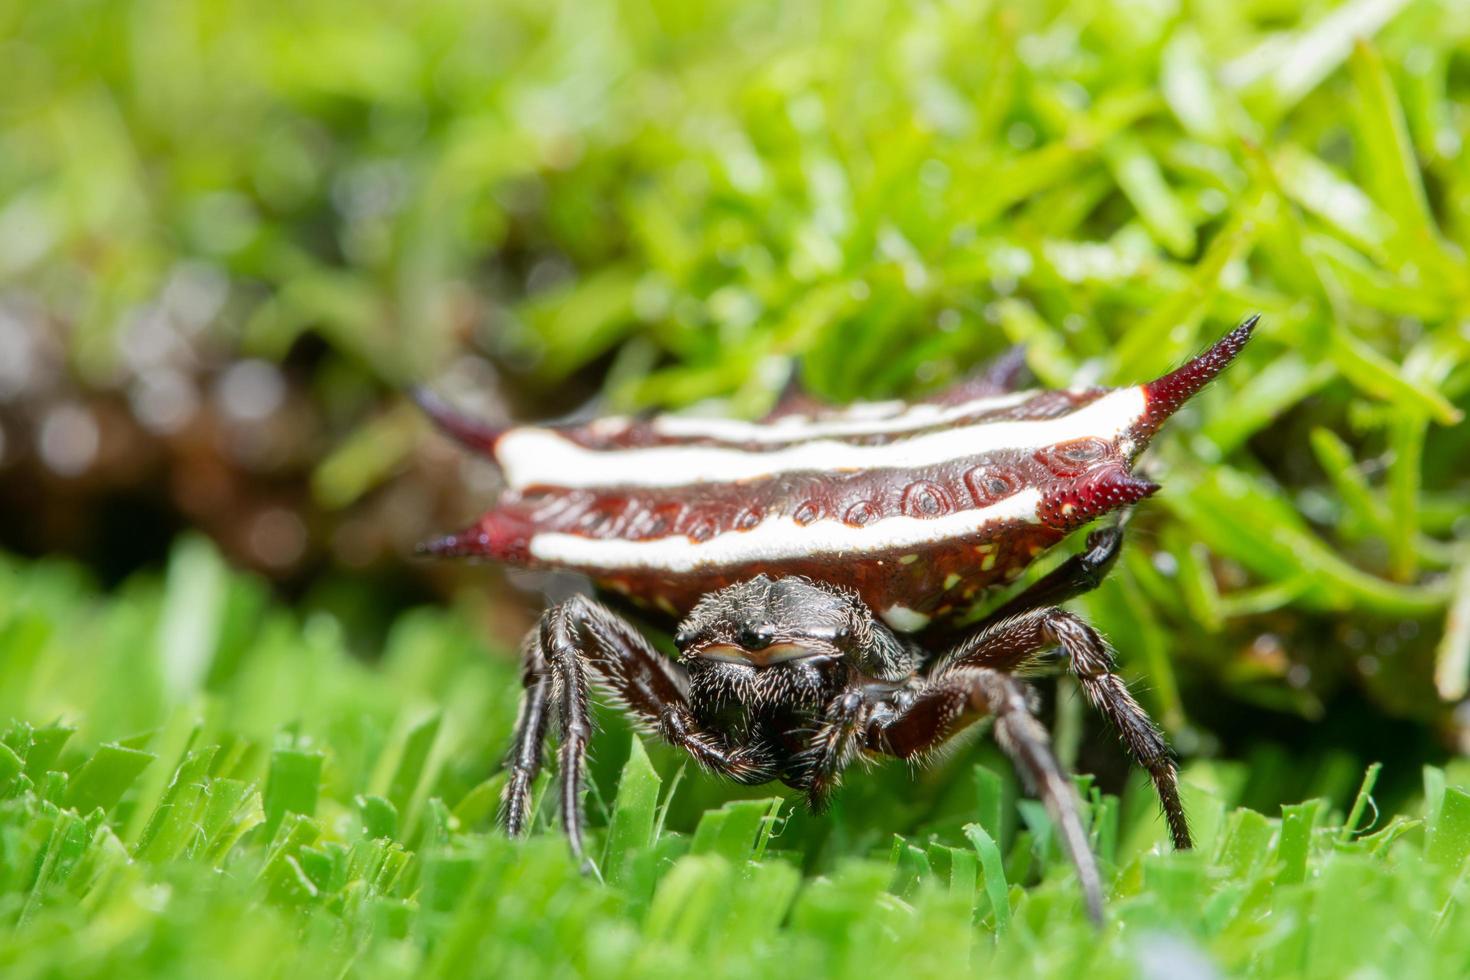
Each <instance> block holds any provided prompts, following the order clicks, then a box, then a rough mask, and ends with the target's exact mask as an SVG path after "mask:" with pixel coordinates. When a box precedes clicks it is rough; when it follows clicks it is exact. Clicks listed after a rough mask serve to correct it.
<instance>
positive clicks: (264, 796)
mask: <svg viewBox="0 0 1470 980" xmlns="http://www.w3.org/2000/svg"><path fill="white" fill-rule="evenodd" d="M0 583H3V586H4V587H3V590H0V596H3V598H0V713H4V714H7V715H12V716H13V717H15V718H16V719H17V720H16V721H14V722H12V723H11V724H10V725H9V727H8V728H7V729H6V730H5V731H4V732H3V734H0V972H3V973H4V974H5V976H7V977H17V978H19V977H33V976H34V977H45V976H68V977H88V976H141V975H147V976H158V977H163V976H180V977H185V976H189V977H196V976H219V977H227V976H240V977H247V976H248V977H262V976H337V975H345V974H351V975H360V976H370V977H398V976H403V977H407V976H455V977H458V976H469V975H476V976H502V977H503V976H564V975H565V976H571V975H578V976H596V977H604V976H606V977H613V976H665V975H667V976H680V975H688V974H689V973H690V972H691V971H698V972H700V973H702V974H704V975H708V976H763V975H770V974H772V973H776V972H781V973H798V974H802V975H813V976H859V977H861V976H891V975H893V974H895V973H898V972H902V973H903V974H904V975H913V976H935V977H938V976H953V975H954V973H955V971H956V970H958V969H961V968H962V967H963V965H964V964H969V967H970V968H971V969H975V970H979V971H985V972H996V973H998V974H999V975H1003V976H1014V975H1038V976H1075V975H1079V974H1082V973H1084V972H1085V973H1087V974H1089V975H1099V976H1119V977H1123V976H1138V975H1140V974H1142V975H1154V976H1163V975H1171V976H1177V975H1179V973H1180V971H1185V970H1190V969H1193V970H1196V971H1205V973H1202V974H1200V975H1208V971H1210V970H1212V969H1218V970H1220V971H1224V972H1226V973H1230V974H1239V975H1250V976H1283V975H1290V976H1304V977H1315V976H1323V977H1327V976H1341V975H1344V974H1345V973H1348V972H1357V973H1362V974H1378V975H1385V976H1458V975H1463V974H1464V972H1465V971H1466V970H1467V969H1470V939H1467V937H1470V918H1467V916H1470V901H1467V899H1470V864H1467V858H1470V768H1467V767H1466V766H1464V765H1463V763H1460V764H1456V766H1454V767H1452V768H1451V769H1450V770H1449V771H1446V770H1442V769H1436V768H1426V769H1425V770H1424V773H1423V792H1422V795H1421V796H1420V797H1419V798H1417V799H1412V800H1410V801H1408V802H1407V803H1406V805H1405V806H1404V808H1403V810H1402V812H1400V813H1397V814H1389V813H1386V812H1380V811H1379V809H1378V806H1377V804H1376V803H1375V802H1374V795H1373V789H1374V785H1373V784H1374V780H1375V778H1376V776H1377V773H1378V769H1377V767H1376V766H1375V767H1373V768H1371V769H1370V770H1369V772H1368V774H1367V776H1366V778H1365V780H1364V785H1363V787H1362V789H1361V790H1360V791H1359V792H1358V793H1357V794H1356V795H1354V794H1351V793H1350V794H1348V795H1347V796H1345V797H1344V798H1343V799H1341V800H1337V801H1334V800H1331V799H1325V798H1310V799H1305V800H1303V801H1301V802H1297V803H1293V804H1291V805H1287V806H1284V807H1282V808H1281V809H1280V811H1279V812H1271V813H1269V814H1267V813H1261V812H1257V811H1255V810H1251V809H1246V808H1237V807H1234V806H1233V805H1232V803H1233V801H1234V799H1235V798H1236V797H1237V796H1238V795H1239V793H1240V792H1241V789H1242V786H1243V782H1244V778H1245V776H1246V775H1247V773H1246V769H1245V767H1244V766H1241V765H1239V764H1230V763H1208V762H1203V763H1196V764H1193V765H1191V766H1189V767H1188V768H1187V769H1186V771H1185V779H1186V784H1187V800H1188V803H1189V806H1190V809H1191V812H1192V815H1193V819H1194V824H1195V828H1196V830H1197V832H1198V836H1199V839H1200V848H1199V850H1198V851H1197V852H1195V853H1192V854H1177V853H1171V852H1169V851H1168V849H1167V847H1166V845H1165V844H1164V842H1163V833H1164V831H1163V828H1162V826H1161V821H1160V820H1159V819H1158V818H1157V816H1156V814H1155V812H1154V809H1153V804H1152V801H1151V800H1150V798H1149V796H1148V792H1147V790H1146V788H1145V787H1144V786H1143V785H1141V784H1137V783H1135V784H1134V785H1132V786H1131V787H1130V790H1129V792H1128V793H1127V794H1126V795H1125V799H1124V800H1123V801H1122V802H1121V803H1120V801H1119V800H1118V799H1117V798H1115V797H1112V796H1105V795H1101V794H1098V793H1096V792H1095V791H1093V792H1091V793H1090V800H1091V805H1090V808H1089V815H1090V819H1091V825H1092V828H1093V829H1092V833H1093V838H1094V841H1095V846H1096V847H1097V850H1098V853H1099V854H1100V856H1101V858H1102V860H1103V862H1104V865H1105V868H1106V874H1107V876H1108V879H1109V881H1110V889H1109V890H1110V893H1111V897H1110V901H1109V922H1108V925H1107V927H1106V928H1105V929H1104V931H1103V932H1102V933H1101V934H1100V935H1099V934H1095V933H1094V932H1093V931H1092V928H1091V926H1090V925H1089V924H1088V923H1087V921H1086V918H1085V915H1084V913H1083V910H1082V907H1081V901H1080V894H1079V892H1078V890H1077V889H1076V887H1075V885H1074V882H1073V880H1072V875H1071V871H1070V868H1069V866H1068V865H1067V863H1066V862H1065V861H1064V860H1063V859H1062V858H1061V857H1060V855H1059V854H1058V853H1057V847H1056V844H1055V842H1054V841H1053V840H1052V838H1051V835H1050V830H1049V826H1048V824H1047V821H1046V817H1045V815H1044V813H1043V812H1042V811H1041V809H1040V808H1039V806H1037V805H1036V804H1034V803H1031V802H1028V801H1024V800H1023V801H1021V802H1020V805H1019V810H1017V808H1016V807H1015V787H1014V780H1013V777H1012V776H1011V775H1010V772H1009V770H1008V769H1007V768H1005V766H1004V764H1003V763H1000V762H998V761H997V756H996V755H995V754H994V752H993V751H989V750H981V751H980V752H979V753H978V754H977V753H975V752H968V753H964V754H962V755H961V756H960V757H957V758H955V759H953V760H952V761H951V762H950V763H949V764H948V765H947V766H946V767H944V768H943V769H942V770H941V771H940V772H938V773H932V774H928V775H926V776H923V777H921V778H919V779H918V780H917V782H915V781H914V778H913V777H912V776H911V775H910V774H909V773H907V772H906V771H905V770H904V769H903V768H902V767H888V768H884V769H881V770H879V771H877V772H874V773H872V774H860V775H857V776H855V777H854V778H853V780H852V781H851V785H850V786H849V787H848V788H847V789H846V790H845V791H844V792H843V793H842V794H841V795H840V798H839V800H838V804H837V806H836V808H835V811H834V812H833V813H832V814H831V815H830V816H829V817H826V818H820V819H815V818H811V817H809V816H806V815H804V814H802V813H801V812H800V811H799V810H796V809H794V808H793V801H787V800H783V799H779V798H776V799H766V798H760V797H759V796H756V797H755V798H731V797H728V796H726V795H724V794H727V793H728V792H729V791H728V790H727V789H724V788H722V786H721V785H720V784H717V783H715V782H714V781H713V780H711V779H709V778H708V777H705V776H703V775H701V774H698V773H685V772H683V771H682V770H681V769H679V768H678V766H677V760H675V759H673V758H672V757H671V756H669V755H668V754H665V753H663V752H661V751H655V754H654V756H653V758H652V759H650V756H649V754H648V753H646V752H645V750H644V748H643V746H642V743H641V742H639V741H638V740H636V739H634V740H631V741H630V740H629V739H628V736H627V733H626V731H625V730H620V729H618V728H617V727H616V725H615V724H610V725H609V729H610V730H606V731H603V732H601V733H600V734H599V736H598V737H597V740H596V748H597V750H598V758H597V767H596V768H597V772H598V777H599V778H598V781H597V785H598V786H599V787H600V789H598V790H595V791H594V792H593V793H592V794H590V797H589V807H590V809H591V811H592V817H593V821H594V823H595V824H596V825H598V826H597V830H596V831H595V832H594V837H593V841H592V848H593V853H595V854H599V855H600V865H601V870H602V874H603V876H604V877H605V879H606V882H605V883H600V882H598V881H596V880H593V879H592V878H588V877H584V876H582V875H580V874H579V873H578V870H577V867H576V865H575V864H574V862H573V861H572V859H571V858H570V856H569V855H568V853H567V850H566V847H565V844H564V842H563V841H562V840H561V839H560V838H559V836H558V835H556V834H555V833H544V834H538V835H536V836H534V837H533V838H531V839H530V840H528V841H526V842H511V841H509V840H507V839H505V838H504V837H502V836H501V835H500V834H499V833H498V832H496V831H494V830H492V829H490V821H491V816H492V811H493V810H494V806H495V797H496V792H497V790H498V785H499V777H498V776H494V775H491V774H492V773H493V771H494V766H493V760H494V758H495V755H496V752H497V751H498V749H499V747H500V745H501V744H502V742H503V740H504V738H505V737H506V734H507V732H508V730H509V725H510V721H511V718H512V715H513V711H514V696H515V687H516V685H515V681H514V673H515V671H514V667H513V666H512V664H511V662H510V661H509V660H508V659H505V658H501V657H492V656H489V655H487V651H486V650H484V649H483V648H482V646H481V645H480V643H479V642H478V641H477V640H476V635H477V632H478V631H477V630H476V629H475V628H473V625H472V623H473V620H474V618H475V615H476V614H475V607H474V604H473V603H472V602H471V601H469V600H466V602H465V603H464V604H462V606H461V607H460V608H459V609H457V610H454V611H443V610H430V609H423V610H416V611H412V612H409V613H407V614H405V615H404V616H403V617H402V618H400V619H399V620H398V621H397V623H396V624H395V625H394V627H393V629H392V631H391V633H390V635H389V638H388V641H387V644H386V647H385V649H384V650H383V651H382V658H381V661H380V662H379V663H377V664H374V665H368V664H365V663H363V662H362V661H361V660H360V659H358V658H356V657H354V656H353V655H352V654H351V653H350V652H349V650H348V649H347V646H346V642H345V639H344V632H343V628H342V624H341V623H339V622H338V621H337V620H336V619H335V618H334V617H332V616H331V615H329V614H327V613H325V612H317V613H313V614H311V615H309V616H307V617H305V618H300V617H298V616H296V615H293V614H292V613H290V612H288V611H287V610H285V609H283V608H281V607H280V606H278V605H276V604H275V603H273V602H271V601H270V600H268V599H267V598H266V597H265V594H264V592H263V590H262V588H261V586H260V584H259V583H258V582H256V581H255V580H253V579H250V578H246V577H242V576H240V575H238V574H236V573H232V572H230V571H228V570H227V569H226V568H225V567H224V566H223V565H222V563H221V562H220V560H219V559H218V557H217V556H216V555H215V554H214V552H213V550H212V549H211V548H210V547H209V546H208V545H206V544H204V543H203V542H201V541H198V540H186V541H185V542H184V543H182V544H181V545H180V546H179V547H178V548H177V549H176V551H175V555H174V558H173V560H172V562H171V565H170V568H169V572H168V575H167V577H166V579H165V580H164V581H162V582H160V581H158V580H156V579H151V578H145V579H142V580H138V581H132V582H129V583H127V585H126V586H125V587H124V588H123V589H121V590H120V591H119V593H118V594H116V595H114V596H110V597H108V598H105V599H98V598H97V596H96V595H95V590H94V589H93V588H92V587H91V586H90V584H89V583H88V582H87V581H86V579H85V577H84V576H83V575H81V574H80V573H79V572H78V571H77V570H76V569H74V568H72V567H70V566H67V565H65V564H62V563H57V562H43V563H39V564H22V563H8V564H7V565H5V566H4V568H3V571H0ZM608 720H609V722H611V720H612V719H611V716H609V717H608ZM625 747H630V748H631V751H627V752H626V755H625V756H624V755H623V754H622V753H623V752H624V750H625ZM977 758H979V759H980V760H981V761H980V762H979V763H977V761H976V759H977ZM1303 774H1304V773H1298V774H1295V775H1297V776H1300V775H1303ZM487 776H489V777H490V778H488V779H487V778H486V777H487ZM1285 782H1286V785H1283V786H1281V787H1278V789H1279V790H1283V791H1289V790H1287V787H1288V786H1289V785H1291V784H1292V777H1288V778H1287V780H1286V781H1285ZM1083 785H1084V789H1085V787H1086V783H1085V782H1084V784H1083ZM1295 785H1304V783H1302V782H1297V783H1295ZM756 792H757V793H759V792H761V791H759V790H758V791H756ZM766 792H768V790H766ZM721 800H723V802H721ZM671 801H672V804H673V805H672V806H671V805H670V804H671ZM1345 814H1346V815H1345ZM895 831H901V833H896V832H895Z"/></svg>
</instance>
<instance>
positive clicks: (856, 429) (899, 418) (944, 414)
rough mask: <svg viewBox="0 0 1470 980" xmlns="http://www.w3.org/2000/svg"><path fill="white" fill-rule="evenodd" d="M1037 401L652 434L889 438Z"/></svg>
mask: <svg viewBox="0 0 1470 980" xmlns="http://www.w3.org/2000/svg"><path fill="white" fill-rule="evenodd" d="M1035 397H1036V392H1034V391H1018V392H1014V393H1012V394H1009V395H997V396H995V397H993V398H977V399H975V400H973V401H968V402H965V403H964V404H962V405H931V404H926V403H920V404H917V405H911V404H909V403H908V402H900V401H891V402H864V403H859V404H857V405H852V406H849V407H848V408H847V409H845V410H843V411H841V412H837V413H834V414H833V415H831V416H828V417H825V418H816V419H814V418H809V417H807V416H802V415H788V416H786V417H784V418H778V419H772V420H771V421H770V422H742V421H740V420H738V419H717V418H701V417H699V416H697V415H660V416H659V417H658V418H655V419H654V420H653V423H652V424H653V430H654V431H655V432H657V433H659V434H660V435H665V436H675V437H679V438H686V439H721V440H724V441H725V442H755V443H778V442H795V441H797V440H802V439H821V438H828V437H831V436H863V435H887V434H891V433H895V432H911V431H913V430H915V429H923V428H927V427H929V426H932V425H944V424H945V423H947V422H954V421H957V420H959V419H962V418H965V417H966V416H969V415H979V414H981V413H982V412H993V411H996V410H997V409H1002V408H1010V407H1012V406H1013V405H1019V404H1021V403H1022V402H1025V401H1029V400H1030V399H1032V398H1035Z"/></svg>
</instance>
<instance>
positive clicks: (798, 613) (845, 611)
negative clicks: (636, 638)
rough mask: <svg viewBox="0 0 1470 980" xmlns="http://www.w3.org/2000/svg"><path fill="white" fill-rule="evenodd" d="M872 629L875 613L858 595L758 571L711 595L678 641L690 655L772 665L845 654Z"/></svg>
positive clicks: (677, 636)
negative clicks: (854, 642)
mask: <svg viewBox="0 0 1470 980" xmlns="http://www.w3.org/2000/svg"><path fill="white" fill-rule="evenodd" d="M871 628H872V614H871V613H869V612H868V610H867V607H866V606H864V605H863V604H862V602H861V601H860V600H859V599H858V597H857V595H856V593H852V592H849V591H848V590H845V589H837V588H834V587H832V586H829V585H823V584H819V583H816V582H813V581H811V580H810V579H805V578H797V577H793V578H777V579H773V578H769V577H768V576H765V575H757V576H756V577H755V578H753V579H749V580H747V581H744V582H740V583H737V584H735V585H732V586H729V587H728V588H724V589H721V590H720V591H718V592H713V593H711V594H710V595H707V596H705V597H704V599H702V600H701V601H700V602H699V604H698V605H696V606H695V607H694V609H693V611H691V612H690V614H689V617H688V618H687V619H685V620H684V622H683V623H682V624H681V625H680V627H679V631H678V633H677V634H675V636H674V643H675V645H676V646H678V648H679V652H680V653H681V654H683V655H684V657H685V659H701V660H719V661H725V662H729V663H739V664H748V665H750V666H752V667H771V666H775V665H777V664H782V663H786V662H788V661H792V660H807V659H811V658H820V659H837V658H840V657H842V656H843V655H844V654H845V653H846V652H848V650H849V649H851V648H852V644H853V641H854V640H856V641H858V642H859V643H861V642H862V641H863V640H864V639H865V638H866V634H867V633H868V632H869V631H871Z"/></svg>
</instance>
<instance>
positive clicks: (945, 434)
mask: <svg viewBox="0 0 1470 980" xmlns="http://www.w3.org/2000/svg"><path fill="white" fill-rule="evenodd" d="M1146 407H1147V396H1146V395H1145V393H1144V390H1143V389H1142V388H1141V387H1135V388H1119V389H1118V390H1117V391H1113V392H1109V393H1108V394H1106V395H1104V396H1103V397H1101V398H1099V399H1098V400H1097V401H1095V402H1092V403H1091V404H1089V405H1085V406H1083V407H1082V408H1080V409H1078V410H1077V411H1075V412H1072V413H1070V414H1068V415H1063V416H1061V417H1059V418H1051V419H1032V420H1006V421H996V422H982V423H978V424H975V425H967V426H962V427H958V428H954V429H948V430H945V431H941V432H931V433H926V434H924V435H921V436H915V437H913V438H910V439H903V440H899V441H896V442H890V443H885V444H883V445H878V446H853V445H849V444H847V443H842V442H835V441H831V440H825V439H818V440H815V441H812V442H803V443H797V444H795V445H791V446H785V447H783V448H781V449H774V450H768V451H764V452H751V451H747V450H742V449H733V448H723V447H718V446H654V447H647V448H639V449H614V450H597V449H587V448H584V447H582V446H579V445H577V444H576V443H574V442H572V441H571V440H569V439H567V438H565V437H564V436H562V435H560V434H558V433H557V432H555V431H553V430H550V429H541V428H535V427H527V428H522V429H512V430H510V431H509V432H507V433H506V434H505V435H504V436H503V437H501V439H500V442H499V443H498V444H497V445H496V447H495V456H496V459H497V460H498V461H499V463H500V466H501V468H502V469H503V470H504V472H505V478H506V482H507V483H508V484H509V485H510V486H511V487H512V488H516V489H520V488H523V487H529V486H543V485H544V486H554V487H617V486H629V487H678V486H686V485H688V484H691V483H735V482H738V481H740V480H754V479H760V478H762V477H768V476H772V475H775V474H777V473H793V472H844V471H851V470H865V469H908V468H918V467H923V466H935V465H939V464H942V463H947V462H949V461H951V460H955V459H963V458H965V457H967V456H976V455H979V454H981V453H987V452H995V451H997V450H1006V449H1016V450H1036V449H1042V448H1045V447H1047V446H1053V445H1056V444H1057V443H1060V442H1069V441H1071V440H1073V439H1085V438H1089V437H1091V438H1099V439H1106V440H1112V439H1115V438H1117V437H1118V436H1120V435H1122V434H1123V433H1125V432H1126V431H1127V430H1128V429H1129V428H1131V427H1132V426H1133V425H1135V424H1136V423H1137V422H1138V421H1139V419H1141V418H1142V417H1143V414H1144V410H1145V408H1146Z"/></svg>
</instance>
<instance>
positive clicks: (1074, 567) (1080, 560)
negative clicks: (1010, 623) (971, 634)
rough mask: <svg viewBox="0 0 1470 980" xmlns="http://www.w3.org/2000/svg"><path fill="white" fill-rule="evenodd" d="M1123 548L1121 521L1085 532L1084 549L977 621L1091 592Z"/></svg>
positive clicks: (981, 625)
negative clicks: (1085, 541)
mask: <svg viewBox="0 0 1470 980" xmlns="http://www.w3.org/2000/svg"><path fill="white" fill-rule="evenodd" d="M1122 550H1123V527H1122V525H1121V524H1119V525H1114V526H1109V527H1100V528H1098V529H1097V530H1096V531H1093V532H1092V533H1091V534H1089V535H1088V536H1087V550H1085V551H1080V552H1078V553H1077V554H1075V555H1073V556H1071V557H1070V558H1068V559H1067V560H1066V561H1064V562H1062V563H1061V564H1060V565H1058V566H1057V567H1056V568H1054V569H1052V570H1051V571H1050V572H1048V573H1047V574H1045V575H1043V576H1042V577H1041V578H1039V579H1037V580H1036V581H1035V582H1032V583H1031V584H1030V585H1029V586H1027V587H1026V588H1025V589H1024V590H1022V591H1021V592H1019V593H1017V594H1016V595H1015V596H1014V597H1013V598H1012V599H1011V600H1010V601H1009V602H1007V603H1005V604H1004V605H1002V606H1000V607H998V608H996V609H994V610H992V611H991V613H990V614H989V615H988V616H986V617H985V619H983V620H982V621H981V622H980V623H979V624H978V625H979V628H981V629H983V628H985V627H986V626H989V625H990V624H991V623H998V622H1000V621H1002V620H1005V619H1011V618H1013V617H1015V616H1019V615H1021V614H1022V613H1027V612H1031V611H1032V610H1034V609H1043V608H1045V607H1047V606H1059V605H1061V604H1062V603H1064V602H1066V601H1067V600H1068V599H1075V598H1077V596H1079V595H1083V594H1085V593H1088V592H1091V591H1092V590H1093V589H1095V588H1097V587H1098V585H1099V584H1101V583H1102V580H1103V579H1104V578H1105V577H1107V574H1108V572H1109V571H1110V570H1111V569H1112V567H1113V564H1114V563H1115V562H1116V561H1117V560H1118V554H1119V552H1121V551H1122Z"/></svg>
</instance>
